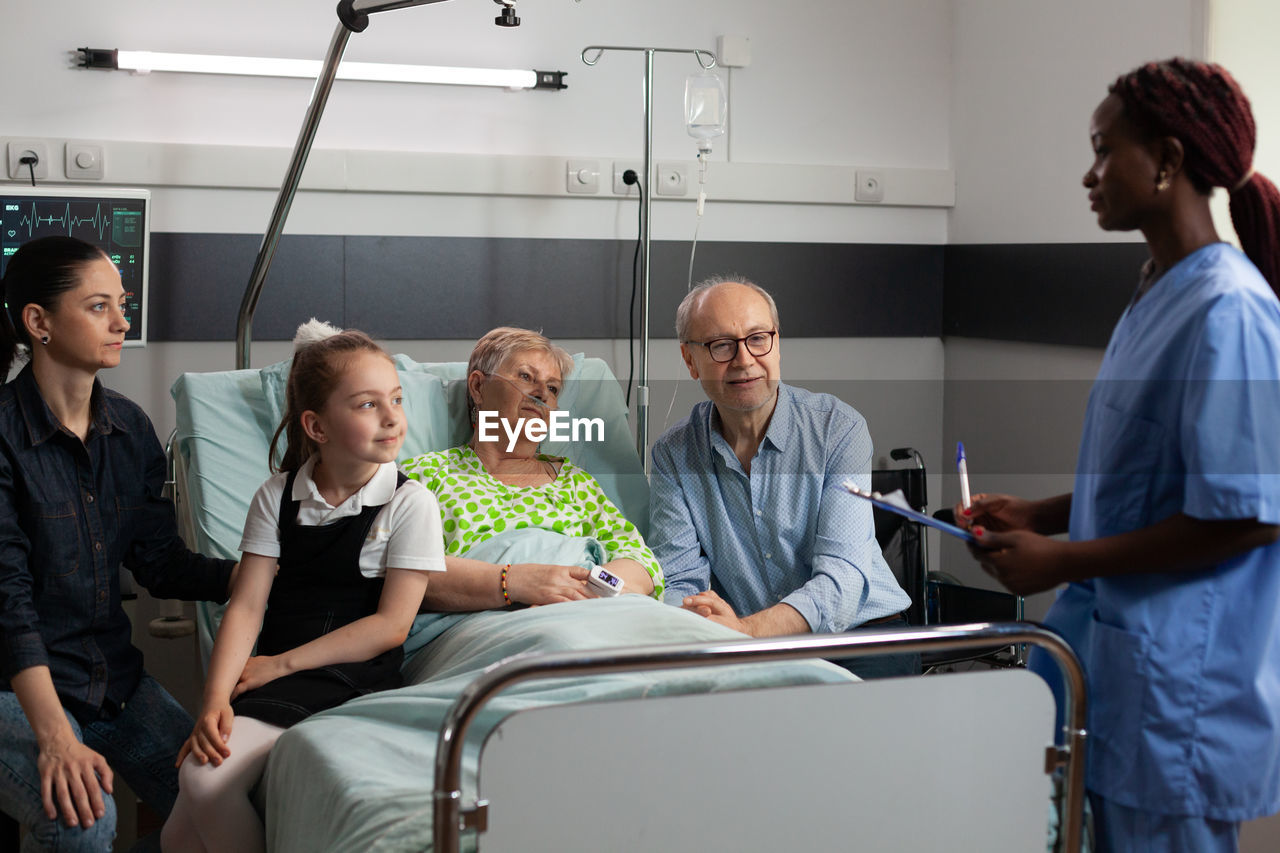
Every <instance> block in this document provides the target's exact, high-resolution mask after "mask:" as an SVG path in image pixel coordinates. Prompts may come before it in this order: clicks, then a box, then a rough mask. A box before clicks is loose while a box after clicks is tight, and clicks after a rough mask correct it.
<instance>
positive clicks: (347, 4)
mask: <svg viewBox="0 0 1280 853" xmlns="http://www.w3.org/2000/svg"><path fill="white" fill-rule="evenodd" d="M440 2H443V0H340V2H339V3H338V10H337V11H338V20H339V22H340V23H339V24H338V26H337V27H336V28H335V29H334V32H333V38H332V39H331V40H330V42H329V50H328V52H327V53H326V54H325V58H324V64H323V65H322V66H321V68H320V76H319V77H317V78H316V85H315V88H314V89H312V91H311V103H310V104H309V105H308V106H307V114H306V116H305V117H304V118H303V120H302V129H301V130H300V131H299V132H298V141H297V143H295V145H294V148H293V157H292V159H291V160H290V161H289V168H288V170H287V171H286V172H285V176H284V182H283V183H282V184H281V185H280V193H279V195H277V196H276V204H275V208H274V209H273V210H272V212H271V222H270V224H269V225H268V226H267V231H266V233H265V234H263V235H262V244H261V245H260V246H259V248H258V256H257V258H255V259H254V262H253V271H252V272H251V273H250V274H249V284H248V285H247V286H246V287H245V290H244V297H243V298H242V299H241V301H240V314H239V316H238V318H237V320H236V368H237V369H240V370H243V369H245V368H247V367H249V345H250V336H251V329H252V326H253V315H254V312H255V311H256V310H257V308H258V297H259V296H260V295H261V294H262V285H263V283H264V282H265V281H266V279H267V270H268V269H270V267H271V261H272V259H273V258H274V257H275V254H276V248H277V247H278V246H279V244H280V235H281V233H282V232H283V231H284V221H285V219H286V218H287V217H288V216H289V208H290V207H292V206H293V197H294V195H296V194H297V192H298V183H299V182H300V181H301V180H302V170H303V168H304V167H305V166H306V165H307V157H308V156H309V155H310V154H311V143H312V142H313V141H314V140H315V136H316V129H317V128H318V127H319V125H320V116H321V115H323V114H324V107H325V104H326V103H327V102H328V100H329V91H330V90H331V89H332V88H333V80H334V77H335V76H336V75H337V73H338V64H339V63H340V62H341V61H342V54H343V53H344V52H345V51H346V49H347V40H348V39H349V38H350V37H351V34H352V33H353V32H354V33H360V32H364V30H365V28H366V27H368V26H369V15H371V14H374V13H376V12H385V11H388V10H391V9H404V8H408V7H409V6H424V5H426V4H427V3H440ZM496 2H497V3H498V5H500V6H502V7H503V12H504V14H503V16H502V17H500V18H498V19H497V21H496V23H498V24H499V26H515V25H517V24H519V22H520V19H519V18H516V17H515V16H514V15H513V14H509V10H510V9H511V8H512V6H513V5H514V4H515V0H496Z"/></svg>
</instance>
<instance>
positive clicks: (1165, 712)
mask: <svg viewBox="0 0 1280 853" xmlns="http://www.w3.org/2000/svg"><path fill="white" fill-rule="evenodd" d="M1089 135H1090V139H1091V141H1092V145H1093V150H1094V162H1093V165H1092V166H1091V167H1090V169H1089V171H1088V172H1086V173H1085V176H1084V186H1085V188H1086V189H1087V190H1088V193H1089V201H1090V203H1091V205H1092V208H1093V210H1094V211H1095V212H1096V214H1097V218H1098V225H1099V226H1100V227H1102V228H1103V229H1105V230H1107V231H1132V230H1139V231H1141V232H1142V234H1143V236H1144V237H1145V238H1146V241H1147V245H1148V247H1149V248H1150V250H1151V259H1150V260H1149V261H1148V263H1147V264H1146V265H1145V266H1144V268H1143V270H1142V274H1141V278H1140V281H1139V284H1138V287H1137V289H1136V291H1135V293H1134V296H1133V300H1132V301H1131V303H1130V304H1129V307H1128V308H1127V309H1126V310H1125V312H1124V314H1123V315H1122V316H1121V318H1120V321H1119V323H1118V324H1117V325H1116V328H1115V331H1114V332H1113V333H1112V336H1111V342H1110V343H1109V344H1108V346H1107V350H1106V356H1105V357H1104V359H1103V362H1102V367H1101V369H1100V371H1099V374H1098V378H1097V381H1096V382H1095V383H1094V386H1093V390H1092V392H1091V393H1090V397H1089V404H1088V409H1087V412H1086V415H1085V425H1084V435H1083V437H1082V439H1081V442H1080V452H1079V458H1078V463H1077V470H1076V478H1075V486H1074V491H1073V492H1072V493H1071V494H1067V495H1060V496H1058V497H1054V498H1048V499H1045V500H1039V501H1027V500H1023V499H1020V498H1014V497H1011V496H1008V495H977V496H975V498H974V500H973V503H972V506H971V508H970V509H969V510H968V511H967V512H966V511H965V510H963V508H961V507H957V517H958V518H959V519H960V520H961V523H962V524H964V525H965V526H968V527H971V528H972V529H973V532H974V534H975V535H976V536H978V540H979V543H980V547H975V548H973V549H972V550H973V552H974V555H975V556H976V557H977V558H978V560H979V561H980V562H981V564H982V566H983V568H984V569H985V570H986V571H988V572H989V573H990V574H991V575H993V576H994V577H995V578H997V579H998V580H999V581H1000V582H1001V583H1002V584H1004V585H1005V586H1006V587H1008V588H1009V589H1010V590H1011V591H1013V592H1016V593H1019V594H1030V593H1034V592H1040V591H1043V590H1047V589H1052V588H1054V587H1057V586H1059V585H1061V584H1066V587H1065V588H1064V589H1063V590H1062V591H1061V593H1060V594H1059V596H1058V599H1057V601H1056V602H1055V603H1054V605H1053V607H1052V609H1051V610H1050V611H1049V615H1048V617H1047V619H1046V622H1047V623H1048V625H1049V626H1050V627H1052V628H1054V629H1056V630H1057V631H1059V632H1060V633H1061V634H1062V635H1063V636H1065V637H1066V638H1067V640H1068V641H1070V643H1071V645H1072V646H1073V647H1074V648H1075V650H1076V652H1077V653H1078V654H1079V656H1080V659H1081V661H1082V662H1083V663H1084V667H1085V671H1086V673H1087V675H1088V679H1089V702H1090V708H1089V744H1090V746H1089V756H1088V767H1087V783H1086V784H1087V788H1088V791H1089V800H1090V803H1091V805H1092V808H1093V812H1094V819H1095V826H1096V830H1097V848H1096V849H1097V850H1099V851H1102V853H1108V852H1109V851H1135V850H1141V851H1195V853H1202V851H1219V850H1221V851H1233V850H1236V849H1237V836H1238V831H1239V824H1240V822H1241V821H1244V820H1248V819H1251V818H1256V817H1260V816H1262V815H1267V814H1271V813H1273V812H1275V811H1277V810H1280V544H1277V538H1278V537H1280V527H1278V526H1277V525H1280V302H1278V301H1277V299H1276V295H1275V293H1274V288H1275V287H1276V286H1277V283H1278V281H1280V247H1278V246H1277V243H1276V239H1277V235H1278V234H1280V193H1277V191H1276V188H1275V186H1274V185H1272V183H1271V182H1270V181H1268V180H1267V179H1266V178H1264V177H1262V176H1261V175H1258V174H1255V173H1254V172H1253V171H1252V167H1251V161H1252V157H1253V147H1254V122H1253V116H1252V114H1251V111H1250V108H1249V103H1248V101H1247V99H1246V98H1245V97H1244V95H1243V94H1242V93H1241V91H1240V89H1239V87H1238V86H1237V84H1236V83H1235V81H1234V80H1233V79H1232V78H1231V76H1230V75H1229V74H1228V73H1227V72H1226V71H1225V70H1223V69H1222V68H1220V67H1218V66H1216V65H1210V64H1205V63H1198V62H1190V61H1184V60H1171V61H1167V62H1160V63H1150V64H1148V65H1145V66H1143V67H1141V68H1138V69H1136V70H1134V71H1132V72H1130V73H1129V74H1126V75H1124V76H1123V77H1121V78H1119V79H1118V80H1117V81H1116V82H1115V83H1114V84H1113V85H1112V86H1111V89H1110V93H1109V94H1108V96H1107V97H1106V98H1105V99H1104V100H1103V101H1102V103H1101V104H1100V105H1099V106H1098V108H1097V110H1096V111H1095V112H1094V114H1093V119H1092V123H1091V125H1090V129H1089ZM1213 187H1225V188H1226V189H1227V192H1228V193H1229V194H1230V197H1231V212H1232V218H1233V221H1234V223H1235V226H1236V231H1237V233H1238V235H1239V236H1240V240H1241V245H1242V246H1243V248H1244V254H1242V253H1241V252H1239V251H1237V250H1236V249H1235V248H1233V247H1232V246H1230V245H1228V244H1226V243H1223V242H1221V240H1220V238H1219V236H1218V234H1217V232H1216V231H1215V230H1214V225H1213V220H1212V218H1211V216H1210V213H1209V193H1210V192H1211V190H1212V188H1213ZM1063 532H1068V533H1069V534H1070V538H1069V540H1060V539H1051V538H1049V537H1050V536H1051V535H1052V534H1056V533H1063ZM1032 666H1033V668H1036V669H1037V671H1040V672H1041V673H1042V674H1043V675H1044V676H1045V677H1046V678H1047V679H1049V680H1050V683H1053V682H1054V681H1056V673H1054V672H1052V670H1053V669H1054V667H1053V666H1052V664H1050V663H1049V662H1048V661H1045V660H1036V659H1033V660H1032Z"/></svg>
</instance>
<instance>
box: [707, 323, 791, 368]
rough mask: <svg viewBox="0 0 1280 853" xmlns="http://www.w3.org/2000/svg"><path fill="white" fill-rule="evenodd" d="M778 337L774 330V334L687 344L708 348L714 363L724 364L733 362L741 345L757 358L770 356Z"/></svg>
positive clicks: (756, 333) (759, 333) (757, 334)
mask: <svg viewBox="0 0 1280 853" xmlns="http://www.w3.org/2000/svg"><path fill="white" fill-rule="evenodd" d="M777 335H778V330H777V329H774V330H773V331H772V332H752V333H751V334H749V335H747V336H746V337H745V338H716V339H715V340H710V341H687V343H691V344H697V345H698V346H700V347H706V348H707V354H708V355H710V356H711V360H712V361H714V362H718V363H720V364H724V363H725V362H726V361H733V359H734V357H735V356H736V355H737V354H738V345H739V344H745V345H746V347H747V352H749V353H751V354H752V355H753V356H755V357H756V358H760V357H761V356H765V355H768V354H769V353H771V352H773V339H774V338H775V337H777Z"/></svg>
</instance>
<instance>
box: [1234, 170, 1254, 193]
mask: <svg viewBox="0 0 1280 853" xmlns="http://www.w3.org/2000/svg"><path fill="white" fill-rule="evenodd" d="M1252 180H1253V167H1252V166H1251V167H1249V171H1247V172H1245V173H1244V177H1243V178H1241V179H1240V180H1239V181H1236V185H1235V186H1234V187H1232V188H1231V194H1232V195H1235V194H1236V193H1238V192H1240V190H1242V189H1244V188H1245V185H1246V184H1248V183H1249V182H1250V181H1252Z"/></svg>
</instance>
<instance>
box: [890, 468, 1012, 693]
mask: <svg viewBox="0 0 1280 853" xmlns="http://www.w3.org/2000/svg"><path fill="white" fill-rule="evenodd" d="M889 456H890V458H891V459H894V460H896V461H903V460H912V461H914V463H915V464H914V465H913V466H910V467H903V468H877V469H875V470H873V471H872V472H871V488H872V490H873V491H877V492H880V493H881V494H889V493H890V492H893V491H895V490H901V491H902V494H903V496H904V497H905V498H906V500H907V503H908V504H910V505H911V508H912V509H915V510H917V511H919V512H921V513H925V512H928V502H929V501H928V491H927V486H926V480H925V467H924V461H923V459H922V458H921V456H920V453H919V452H918V451H917V450H915V449H914V448H910V447H899V448H894V449H893V450H891V451H890V452H889ZM872 515H873V516H874V518H875V526H876V542H877V543H879V545H880V551H881V553H883V554H884V558H885V562H887V563H888V564H889V568H890V569H892V570H893V573H894V576H895V577H896V578H897V579H898V583H899V584H900V585H901V586H902V589H903V590H904V591H905V592H906V593H907V595H908V596H909V597H910V598H911V606H910V607H909V608H908V609H907V623H908V624H910V625H964V624H970V623H973V622H1012V621H1021V620H1022V613H1023V600H1022V598H1021V596H1016V595H1011V594H1009V593H1006V592H995V591H993V590H988V589H980V588H978V587H971V586H966V585H964V584H962V583H960V582H959V581H958V580H956V579H955V578H954V577H952V576H950V575H947V574H945V573H943V572H931V571H929V560H928V542H927V540H926V538H925V528H924V526H923V525H921V524H918V523H916V522H914V521H911V520H909V519H906V518H904V517H902V516H900V515H895V514H894V513H891V512H888V511H886V510H882V509H879V508H875V509H873V510H872ZM934 517H935V518H941V519H942V520H944V521H948V522H953V521H954V518H953V517H952V513H951V510H950V509H945V510H939V511H938V512H935V513H934ZM921 663H922V668H923V671H924V672H925V673H930V672H935V671H940V670H946V669H954V668H955V667H956V666H957V665H960V664H977V665H982V666H988V667H1014V666H1022V665H1024V663H1025V662H1024V660H1023V655H1022V650H1021V649H1019V648H1016V647H1010V646H1002V647H996V648H990V649H978V650H969V651H965V652H936V653H926V654H924V655H923V656H922V661H921Z"/></svg>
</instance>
